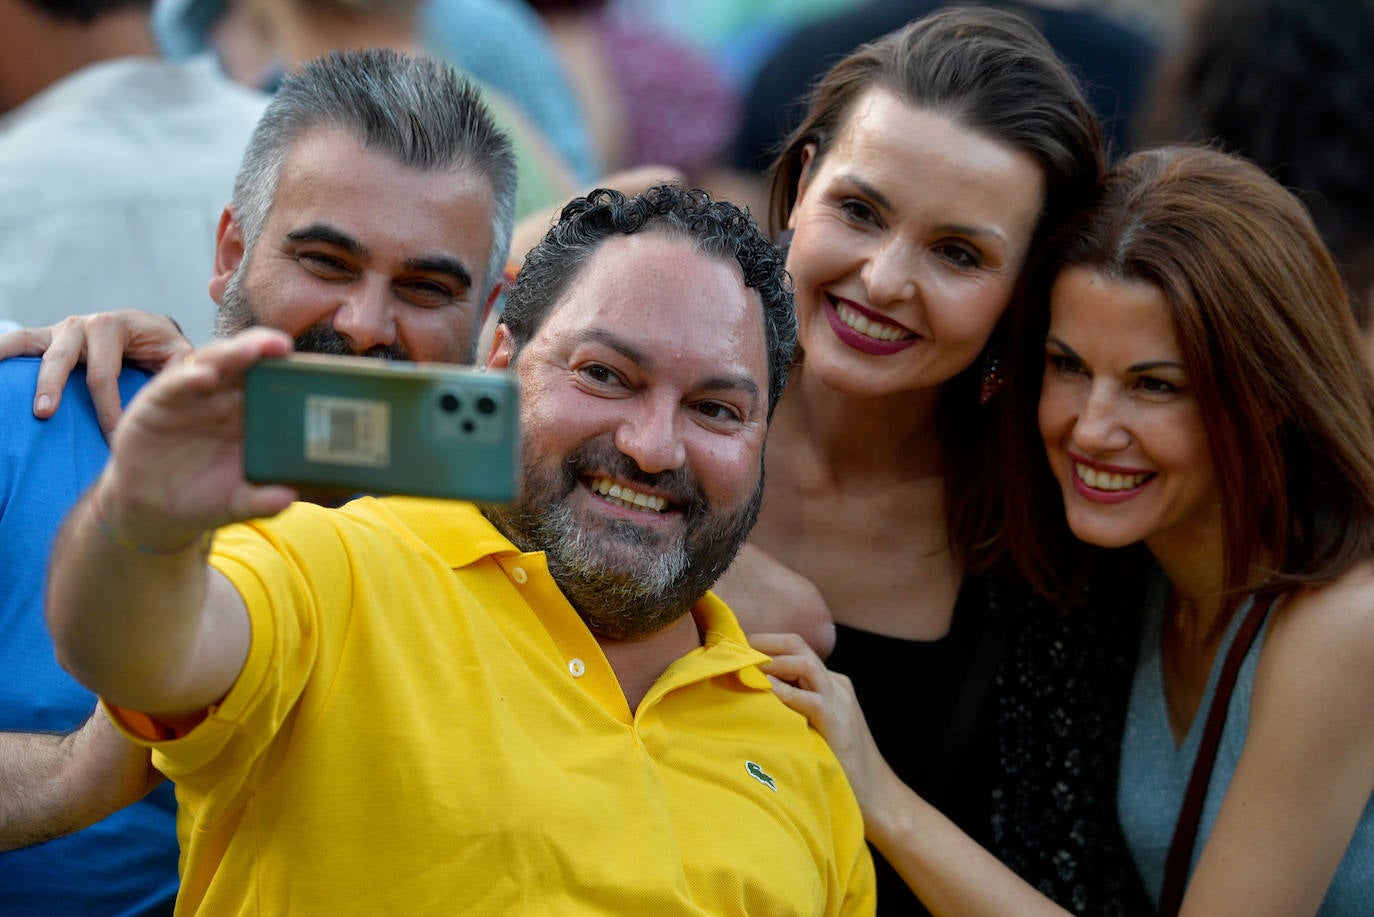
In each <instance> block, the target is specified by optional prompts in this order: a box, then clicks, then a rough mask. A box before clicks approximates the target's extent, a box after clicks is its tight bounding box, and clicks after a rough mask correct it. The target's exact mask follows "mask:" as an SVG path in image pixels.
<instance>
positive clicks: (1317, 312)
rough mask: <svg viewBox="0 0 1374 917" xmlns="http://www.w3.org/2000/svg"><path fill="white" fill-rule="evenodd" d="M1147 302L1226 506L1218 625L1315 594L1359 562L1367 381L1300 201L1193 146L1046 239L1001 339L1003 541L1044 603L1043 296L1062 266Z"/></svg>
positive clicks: (1048, 524) (1061, 574)
mask: <svg viewBox="0 0 1374 917" xmlns="http://www.w3.org/2000/svg"><path fill="white" fill-rule="evenodd" d="M1069 267H1082V268H1087V269H1090V270H1093V271H1097V272H1100V273H1101V274H1103V275H1104V276H1106V277H1109V278H1112V279H1116V280H1124V281H1138V282H1143V283H1148V284H1150V285H1152V286H1153V287H1155V288H1156V289H1158V290H1159V291H1160V293H1161V294H1162V295H1163V298H1164V300H1165V302H1167V303H1168V307H1169V310H1170V313H1171V316H1172V319H1173V324H1174V328H1175V331H1176V333H1177V335H1178V343H1179V347H1180V349H1181V350H1182V353H1183V358H1184V363H1185V365H1186V367H1187V370H1188V375H1189V379H1190V381H1191V384H1192V388H1193V391H1194V393H1195V396H1196V398H1197V401H1198V406H1199V409H1200V411H1201V413H1202V417H1203V422H1204V423H1205V424H1206V428H1207V433H1208V439H1209V441H1210V444H1211V451H1212V460H1213V462H1214V464H1215V467H1216V480H1217V485H1218V489H1219V491H1220V493H1219V497H1220V500H1221V504H1222V507H1223V509H1224V551H1225V557H1224V569H1225V573H1224V577H1225V579H1224V584H1225V585H1224V588H1225V596H1224V600H1223V609H1224V611H1225V612H1226V613H1227V614H1224V615H1223V617H1222V620H1223V621H1225V620H1226V619H1227V618H1228V617H1229V613H1230V612H1232V611H1234V609H1235V607H1236V605H1237V603H1238V602H1239V601H1240V599H1241V598H1242V597H1243V596H1244V595H1245V594H1246V593H1249V592H1255V591H1279V590H1282V589H1287V588H1291V587H1293V586H1296V585H1300V584H1317V583H1325V582H1330V581H1331V580H1333V579H1335V578H1336V577H1338V576H1339V575H1340V574H1342V573H1344V572H1345V571H1347V570H1349V569H1350V568H1351V567H1352V566H1353V565H1354V564H1356V563H1359V562H1361V561H1364V560H1367V559H1369V558H1370V557H1374V383H1371V377H1370V375H1369V372H1368V371H1367V369H1366V367H1365V364H1364V362H1363V360H1362V356H1361V344H1360V338H1359V332H1358V329H1357V327H1356V324H1355V320H1354V318H1353V316H1352V314H1351V311H1350V307H1349V303H1348V300H1347V298H1346V291H1345V287H1344V285H1343V284H1342V281H1341V277H1340V274H1339V272H1338V270H1337V268H1336V265H1335V263H1334V261H1333V259H1332V258H1331V255H1330V254H1329V253H1328V251H1327V249H1326V247H1325V245H1324V244H1323V243H1322V240H1321V237H1320V236H1319V234H1318V233H1317V231H1316V228H1315V227H1314V226H1313V223H1312V220H1311V218H1310V216H1309V215H1308V213H1307V211H1306V210H1305V209H1304V208H1303V205H1302V204H1301V203H1300V202H1299V201H1298V200H1297V198H1295V197H1294V196H1293V195H1292V194H1290V193H1289V192H1288V191H1286V190H1285V189H1284V188H1283V187H1282V186H1280V185H1279V184H1278V183H1277V182H1276V181H1274V180H1273V179H1271V178H1270V177H1269V176H1267V175H1266V174H1265V173H1264V172H1263V171H1261V170H1260V169H1259V168H1257V167H1256V166H1254V165H1253V164H1252V163H1250V162H1248V161H1246V160H1243V159H1241V158H1239V157H1236V156H1231V155H1228V154H1225V153H1222V152H1220V151H1218V150H1214V149H1209V148H1205V147H1189V146H1172V147H1162V148H1159V149H1155V150H1148V151H1144V152H1139V153H1136V154H1134V155H1132V156H1130V157H1128V158H1126V159H1124V160H1122V161H1121V162H1120V163H1119V164H1118V165H1117V166H1116V167H1115V168H1114V169H1113V170H1112V171H1111V173H1110V174H1109V175H1108V177H1107V179H1106V180H1105V182H1104V187H1103V191H1102V194H1101V197H1100V198H1099V200H1098V201H1097V202H1096V203H1095V204H1094V205H1093V207H1092V208H1091V209H1090V210H1089V211H1088V212H1086V213H1085V214H1083V215H1082V216H1081V217H1080V218H1079V219H1078V220H1077V221H1075V222H1074V223H1073V224H1071V225H1070V226H1069V227H1067V228H1066V229H1065V230H1064V231H1063V232H1061V233H1060V234H1059V235H1058V236H1056V237H1055V238H1054V239H1053V240H1051V243H1050V245H1049V246H1048V247H1047V249H1046V255H1045V256H1044V258H1043V260H1042V261H1041V262H1040V263H1039V264H1037V265H1036V266H1035V267H1034V268H1033V269H1032V272H1031V275H1030V276H1031V280H1030V284H1029V288H1028V292H1027V297H1026V301H1025V304H1024V308H1022V309H1021V310H1019V313H1018V317H1017V320H1016V323H1015V327H1014V330H1013V334H1014V336H1015V337H1014V339H1015V342H1016V352H1015V354H1014V355H1013V356H1012V358H1011V361H1010V362H1011V365H1010V371H1011V373H1012V376H1011V392H1010V395H1011V402H1012V404H1011V407H1010V411H1009V412H1008V416H1007V425H1006V429H1005V431H1004V432H1005V434H1006V436H1005V438H1004V440H1003V443H1002V451H1003V454H1004V455H1008V456H1010V455H1016V456H1017V460H1016V461H1008V462H1006V463H1005V467H1006V468H1007V474H1008V486H1009V490H1010V494H1011V496H1010V505H1012V506H1017V507H1018V508H1019V509H1020V512H1018V513H1009V514H1008V515H1007V521H1006V524H1007V536H1008V543H1009V546H1010V548H1011V550H1012V553H1013V556H1014V557H1015V558H1016V559H1017V560H1018V562H1019V563H1020V566H1021V567H1022V569H1023V571H1024V572H1025V573H1026V574H1027V575H1028V576H1030V578H1031V579H1032V581H1033V582H1035V583H1036V584H1037V585H1038V586H1040V587H1041V588H1042V589H1047V590H1049V591H1051V592H1057V593H1058V594H1060V595H1061V596H1062V595H1063V594H1065V589H1066V586H1067V585H1068V584H1069V583H1070V582H1071V580H1072V577H1073V575H1075V574H1076V573H1078V572H1080V571H1079V570H1076V569H1074V568H1073V566H1072V564H1067V565H1066V561H1067V560H1068V559H1069V558H1071V557H1074V556H1075V555H1076V556H1077V557H1079V558H1080V559H1082V558H1084V557H1085V556H1086V555H1091V554H1092V553H1093V552H1092V551H1091V550H1090V549H1089V550H1080V549H1079V547H1080V546H1078V545H1076V544H1075V542H1074V539H1073V538H1072V535H1071V534H1070V533H1069V531H1068V526H1067V523H1066V522H1065V519H1064V511H1063V503H1062V500H1061V497H1060V490H1059V487H1058V485H1057V484H1056V483H1055V482H1054V479H1053V477H1052V475H1051V474H1050V471H1049V467H1048V463H1047V461H1046V459H1045V449H1044V444H1043V441H1042V440H1041V437H1040V433H1039V430H1038V424H1037V402H1038V400H1039V393H1040V385H1041V379H1042V376H1043V371H1044V361H1045V355H1044V340H1045V333H1046V330H1047V328H1048V325H1049V313H1050V304H1049V299H1050V296H1049V294H1050V289H1051V286H1052V284H1053V282H1054V279H1055V277H1057V276H1058V275H1059V274H1060V273H1061V272H1062V271H1063V270H1065V269H1066V268H1069Z"/></svg>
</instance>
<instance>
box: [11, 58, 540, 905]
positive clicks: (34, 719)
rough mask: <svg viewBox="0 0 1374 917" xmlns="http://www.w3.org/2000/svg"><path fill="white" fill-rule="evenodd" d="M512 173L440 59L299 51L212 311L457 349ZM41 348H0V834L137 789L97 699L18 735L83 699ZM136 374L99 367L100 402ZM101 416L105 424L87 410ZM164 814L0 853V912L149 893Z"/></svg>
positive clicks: (126, 817) (56, 430)
mask: <svg viewBox="0 0 1374 917" xmlns="http://www.w3.org/2000/svg"><path fill="white" fill-rule="evenodd" d="M514 184H515V175H514V163H513V159H512V156H511V152H510V148H509V144H508V142H507V140H506V138H505V136H504V135H503V134H502V133H501V132H500V131H499V130H497V129H496V128H495V127H494V126H493V123H492V122H491V121H490V119H489V118H488V117H487V114H486V110H485V108H484V107H483V105H482V104H481V102H480V99H479V97H478V96H477V95H476V94H475V93H474V92H473V90H472V88H471V87H470V86H469V85H468V84H467V83H466V81H464V80H463V79H461V78H460V77H458V76H457V75H456V74H455V72H454V71H453V70H452V69H451V68H449V67H447V66H446V65H443V64H440V63H436V62H434V61H431V60H428V59H424V58H413V57H406V56H403V55H399V54H394V53H391V52H372V51H367V52H351V53H343V54H337V55H332V56H330V57H327V58H323V59H321V60H318V61H316V62H313V63H311V64H309V65H307V66H306V67H305V68H304V69H303V70H302V71H301V72H299V73H298V74H295V75H293V76H291V77H290V78H288V79H287V81H286V82H285V84H284V85H283V86H282V88H281V90H280V91H279V92H278V94H277V95H276V96H275V97H274V99H273V100H272V103H271V105H270V106H269V108H268V111H267V114H266V115H265V116H264V118H263V120H262V122H261V123H260V124H259V126H258V127H257V129H256V131H255V133H254V134H253V139H252V142H251V143H250V145H249V148H248V152H247V154H246V155H245V158H244V165H243V168H242V170H241V174H240V177H239V181H238V183H237V186H236V188H235V191H234V199H233V203H231V204H230V206H229V207H228V208H227V209H226V210H225V212H224V215H223V217H222V218H221V220H220V224H219V231H218V240H217V246H216V252H215V267H214V271H215V273H214V277H213V279H212V281H211V291H212V293H213V294H214V296H215V298H216V299H217V300H218V301H220V302H221V309H222V310H223V314H222V316H221V327H222V328H223V329H224V330H225V331H226V332H231V331H232V330H234V329H236V328H238V327H241V326H244V325H250V324H263V325H266V326H268V327H273V328H277V329H279V330H281V331H284V332H286V333H287V334H289V335H290V336H291V337H292V338H294V339H295V341H296V346H297V348H298V349H301V350H313V351H322V352H330V353H337V352H347V353H360V354H368V355H372V356H385V357H392V358H397V359H410V358H415V359H428V360H445V361H449V362H466V361H468V360H470V358H471V354H472V347H473V342H474V340H475V338H476V334H477V329H478V326H479V324H480V322H481V319H482V313H483V310H484V308H485V307H486V305H487V304H488V303H490V301H491V300H492V298H493V297H494V294H495V292H496V291H497V290H498V289H499V288H500V286H501V282H502V267H503V265H504V262H505V258H506V251H507V248H508V246H509V244H510V232H511V214H512V212H513V198H514ZM116 320H118V319H116ZM148 321H153V320H151V319H150V320H148ZM140 327H142V326H138V327H136V329H135V331H134V333H135V334H140V333H142V331H140V330H139V328H140ZM143 330H147V329H146V328H144V329H143ZM94 339H95V338H91V340H94ZM173 340H174V341H175V342H177V343H173V344H171V345H156V346H157V347H160V348H163V350H164V356H165V357H170V358H172V362H177V361H178V360H179V359H180V357H182V356H184V354H185V353H186V352H188V351H189V348H188V347H186V346H185V344H184V341H182V339H181V338H180V337H179V336H176V337H175V338H174V339H173ZM80 355H81V354H80V353H75V354H70V356H71V357H72V359H75V358H76V357H77V356H80ZM92 355H93V356H94V354H92ZM145 356H146V354H145ZM62 359H63V358H62V356H61V355H60V354H58V355H56V358H55V359H54V357H53V355H52V354H50V355H49V359H48V360H46V361H44V363H42V364H40V363H39V361H37V360H32V359H14V360H4V361H0V396H3V397H0V429H3V430H4V431H5V433H4V436H2V437H0V553H3V556H4V558H5V561H4V563H3V564H0V633H3V634H4V635H5V637H4V640H3V641H0V669H2V670H4V671H6V672H7V674H8V676H9V677H8V678H7V679H5V684H4V685H3V687H0V729H5V730H25V731H27V732H26V734H20V733H0V849H4V848H7V847H13V846H20V845H24V844H32V843H35V842H36V841H39V840H44V839H46V838H49V837H53V836H56V835H60V834H63V833H65V832H68V831H73V830H76V829H77V828H80V827H82V826H83V825H85V824H89V823H91V822H92V821H95V820H97V819H98V818H100V817H101V816H103V815H105V814H107V813H109V812H110V811H112V810H114V809H118V808H120V807H121V806H124V805H127V804H128V803H129V802H131V801H133V800H134V799H136V798H138V796H140V795H142V793H143V792H145V791H146V789H147V786H148V781H147V776H148V753H147V752H146V750H143V749H138V748H136V747H135V746H132V745H130V744H129V743H127V741H125V740H124V739H122V738H121V737H119V736H118V735H116V734H115V733H114V732H113V728H112V727H111V726H110V725H109V721H108V720H107V719H105V718H104V717H103V715H100V714H97V715H96V716H94V717H93V718H91V719H90V720H89V721H88V724H87V726H86V727H84V728H83V729H82V731H81V732H79V733H76V734H74V735H71V736H67V737H63V736H59V735H55V734H52V735H50V734H41V733H35V732H33V730H56V729H68V728H70V727H71V726H72V725H73V724H75V723H76V722H78V721H79V720H80V719H81V718H82V717H83V716H85V715H86V714H87V713H89V711H90V710H91V707H92V705H93V704H94V697H93V695H92V694H91V692H89V691H88V690H86V689H85V688H83V687H81V686H80V685H79V684H78V683H76V682H75V681H73V680H72V679H71V678H70V676H68V675H67V674H66V673H65V672H63V671H62V670H61V669H60V668H59V667H58V666H57V665H56V663H55V661H54V659H53V647H52V643H51V639H50V637H49V636H48V634H47V630H46V628H45V626H44V624H43V614H42V608H43V584H44V581H45V579H46V567H47V562H48V553H49V549H50V546H51V543H52V539H53V536H54V535H55V533H56V531H57V528H58V525H59V523H60V520H61V516H62V514H63V513H64V512H65V511H66V509H67V508H68V507H70V506H71V505H72V504H73V503H74V502H75V501H76V499H77V498H78V497H79V495H80V494H81V493H82V491H84V490H85V489H86V487H88V486H89V484H90V482H91V481H92V480H94V478H95V476H96V475H97V474H98V473H99V471H100V468H101V466H102V465H103V463H104V459H105V456H106V450H107V447H106V445H105V441H104V438H103V436H102V429H101V425H100V424H98V423H97V405H96V403H94V402H93V401H92V398H91V397H90V395H88V393H87V388H86V384H85V380H84V379H82V378H81V377H79V376H78V377H77V378H76V379H75V380H74V381H73V383H72V385H71V387H70V388H69V389H67V392H66V398H64V399H63V402H62V409H61V410H60V411H58V412H57V413H56V414H54V415H53V416H52V417H51V418H50V419H48V420H43V421H39V420H36V419H35V418H34V416H33V415H32V413H30V411H29V408H28V401H29V393H31V392H32V391H33V388H34V380H35V377H36V376H37V374H38V373H39V372H41V371H44V370H40V368H39V367H40V365H41V366H43V367H44V368H45V369H50V368H51V367H52V366H53V365H56V364H58V363H60V362H61V361H62ZM94 372H95V370H94V369H92V373H94ZM146 379H147V376H146V375H145V374H143V373H141V372H138V371H137V370H133V369H126V370H125V371H124V372H123V373H122V374H120V376H119V378H118V379H110V380H109V382H110V388H112V389H113V393H114V398H113V405H114V407H113V412H114V413H117V412H118V410H119V408H120V405H121V397H120V396H121V394H122V396H123V398H124V399H125V400H127V399H128V398H130V397H132V394H133V392H134V391H136V390H137V389H138V388H139V387H140V386H141V385H142V384H143V383H144V382H145V381H146ZM101 417H102V420H105V419H106V418H108V424H107V426H112V425H113V416H112V413H111V411H110V409H109V408H108V407H106V408H105V409H103V410H101ZM173 818H174V805H173V802H172V799H171V792H170V787H164V788H161V789H160V790H159V791H157V793H156V794H155V795H154V797H153V798H151V799H150V800H148V801H145V802H142V803H140V804H138V805H135V806H131V807H129V808H127V809H125V810H124V811H122V812H120V813H119V815H118V816H117V817H115V818H112V819H109V820H108V821H106V822H103V823H101V824H100V825H98V826H97V827H95V828H92V829H90V830H88V831H82V832H80V833H78V834H76V835H74V836H72V837H69V838H64V839H63V840H60V841H56V842H54V843H50V844H45V845H43V846H41V847H34V848H32V849H29V850H23V851H19V852H15V853H7V854H5V855H4V856H3V857H0V911H4V912H6V913H8V912H9V911H11V910H14V911H28V910H37V909H39V908H41V909H42V910H43V911H44V912H45V913H49V914H67V913H71V914H85V913H92V912H96V911H98V912H102V913H104V912H125V911H128V912H140V913H141V912H144V910H145V909H147V908H156V907H157V905H158V904H159V903H161V904H164V905H165V904H169V903H170V896H171V895H173V894H174V893H175V889H176V839H175V833H174V826H173Z"/></svg>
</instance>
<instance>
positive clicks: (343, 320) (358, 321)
mask: <svg viewBox="0 0 1374 917" xmlns="http://www.w3.org/2000/svg"><path fill="white" fill-rule="evenodd" d="M334 330H335V331H336V332H338V333H339V334H340V335H342V336H343V337H344V338H345V339H347V340H348V342H349V344H350V345H351V346H352V348H353V352H354V353H358V354H364V353H367V352H368V351H369V350H371V349H372V348H374V347H389V346H391V345H392V344H394V343H396V313H395V311H394V309H393V307H392V304H391V291H390V290H389V289H388V288H387V287H386V285H385V284H381V283H377V284H361V285H359V286H358V287H357V288H356V289H353V290H350V291H349V293H348V297H347V299H346V300H345V301H344V302H343V303H342V304H341V305H340V306H339V308H338V309H337V310H335V312H334Z"/></svg>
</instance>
